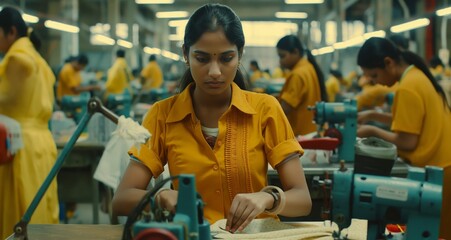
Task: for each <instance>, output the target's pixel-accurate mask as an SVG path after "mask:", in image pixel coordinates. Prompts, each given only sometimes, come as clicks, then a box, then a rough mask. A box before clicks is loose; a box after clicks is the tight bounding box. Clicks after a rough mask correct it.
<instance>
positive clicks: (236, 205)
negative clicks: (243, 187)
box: [226, 197, 240, 231]
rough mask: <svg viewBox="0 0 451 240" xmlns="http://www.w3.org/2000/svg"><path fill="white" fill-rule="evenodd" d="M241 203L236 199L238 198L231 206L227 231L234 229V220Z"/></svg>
mask: <svg viewBox="0 0 451 240" xmlns="http://www.w3.org/2000/svg"><path fill="white" fill-rule="evenodd" d="M239 204H240V202H239V201H238V200H237V199H236V197H235V198H234V199H233V201H232V205H231V206H230V209H229V213H228V214H227V221H226V230H227V231H230V229H231V227H232V220H233V217H234V215H235V211H236V209H237V207H238V205H239Z"/></svg>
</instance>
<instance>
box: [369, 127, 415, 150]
mask: <svg viewBox="0 0 451 240" xmlns="http://www.w3.org/2000/svg"><path fill="white" fill-rule="evenodd" d="M373 136H375V137H378V138H381V139H383V140H385V141H387V142H391V143H393V144H395V145H396V148H397V149H398V150H402V151H413V150H414V149H415V148H416V146H417V142H418V136H416V135H414V134H408V133H398V132H390V131H386V130H384V129H380V128H374V130H373Z"/></svg>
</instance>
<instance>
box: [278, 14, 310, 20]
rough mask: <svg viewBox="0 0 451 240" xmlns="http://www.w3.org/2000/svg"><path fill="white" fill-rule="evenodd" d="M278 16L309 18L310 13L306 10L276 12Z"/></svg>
mask: <svg viewBox="0 0 451 240" xmlns="http://www.w3.org/2000/svg"><path fill="white" fill-rule="evenodd" d="M275 15H276V18H301V19H304V18H307V16H308V14H307V13H305V12H276V14H275Z"/></svg>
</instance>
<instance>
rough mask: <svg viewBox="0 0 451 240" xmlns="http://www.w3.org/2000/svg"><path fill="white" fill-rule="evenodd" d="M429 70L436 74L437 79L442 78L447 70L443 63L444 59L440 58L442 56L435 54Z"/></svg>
mask: <svg viewBox="0 0 451 240" xmlns="http://www.w3.org/2000/svg"><path fill="white" fill-rule="evenodd" d="M429 71H431V73H432V76H434V77H435V79H437V80H442V78H443V73H444V71H445V65H444V64H443V63H442V60H440V58H438V57H437V56H434V57H433V58H432V59H431V60H430V61H429Z"/></svg>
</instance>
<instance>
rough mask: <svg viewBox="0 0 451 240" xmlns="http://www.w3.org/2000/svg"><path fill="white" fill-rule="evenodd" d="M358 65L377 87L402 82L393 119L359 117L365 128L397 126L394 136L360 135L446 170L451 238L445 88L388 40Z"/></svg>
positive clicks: (450, 135) (445, 212)
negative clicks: (371, 123) (378, 123)
mask: <svg viewBox="0 0 451 240" xmlns="http://www.w3.org/2000/svg"><path fill="white" fill-rule="evenodd" d="M357 63H358V65H359V66H360V67H361V68H362V70H363V73H364V74H365V76H366V77H367V78H369V79H370V80H372V81H373V82H376V83H379V84H383V85H386V86H392V85H394V84H396V83H397V82H399V85H398V87H397V89H396V92H395V98H394V101H393V107H392V113H391V114H388V113H377V112H375V111H366V112H361V113H359V116H358V120H359V122H360V123H364V122H366V121H368V120H378V121H381V122H384V123H386V124H391V130H392V131H386V130H383V129H380V128H377V127H374V126H369V125H361V126H359V128H358V131H357V135H358V136H359V137H369V136H375V137H379V138H382V139H384V140H386V141H389V142H392V143H394V144H395V145H396V146H397V148H398V155H399V156H400V157H402V158H404V159H405V160H406V161H408V162H410V163H411V164H412V165H414V166H418V167H424V166H426V165H430V166H438V167H442V168H443V171H444V179H443V192H442V196H443V199H442V211H441V225H440V237H441V238H443V239H451V228H450V227H449V226H450V224H451V161H450V156H451V148H450V147H449V144H450V143H451V112H450V108H449V106H448V105H447V102H446V97H445V93H444V92H443V89H442V88H441V87H440V85H439V84H438V83H437V81H436V80H435V78H434V77H433V76H432V74H431V73H430V72H429V70H428V67H427V65H426V64H425V63H424V61H423V60H422V59H421V58H420V57H419V56H418V55H416V54H414V53H412V52H408V51H403V50H399V49H397V48H396V46H395V45H394V44H393V43H391V42H390V41H388V40H386V39H383V38H370V39H368V40H367V41H366V42H365V44H363V46H362V48H361V49H360V51H359V54H358V58H357Z"/></svg>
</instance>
